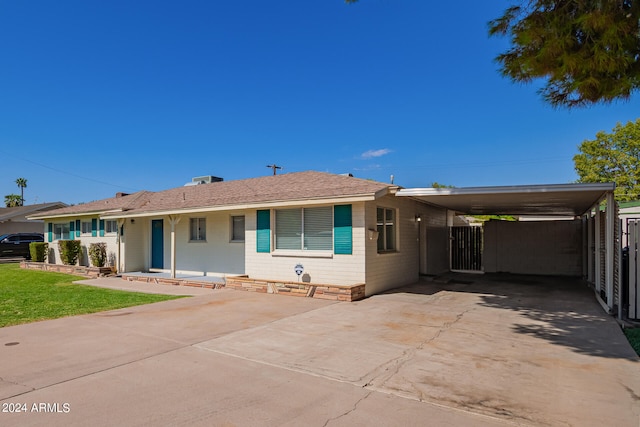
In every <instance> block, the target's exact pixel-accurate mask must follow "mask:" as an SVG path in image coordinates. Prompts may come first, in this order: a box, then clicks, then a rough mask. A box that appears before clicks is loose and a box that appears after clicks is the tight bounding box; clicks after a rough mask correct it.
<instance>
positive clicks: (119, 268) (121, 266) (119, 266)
mask: <svg viewBox="0 0 640 427" xmlns="http://www.w3.org/2000/svg"><path fill="white" fill-rule="evenodd" d="M126 221H127V220H126V219H124V218H120V219H117V220H116V223H117V224H118V231H117V233H116V242H117V244H118V258H117V261H116V272H117V273H118V274H120V273H122V272H123V271H126V269H125V260H124V259H122V235H123V232H124V223H125V222H126ZM125 255H126V252H125Z"/></svg>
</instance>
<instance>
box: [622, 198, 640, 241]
mask: <svg viewBox="0 0 640 427" xmlns="http://www.w3.org/2000/svg"><path fill="white" fill-rule="evenodd" d="M618 216H619V217H620V219H621V220H622V236H621V243H622V247H623V248H624V247H626V246H627V245H628V244H629V241H628V233H629V229H628V228H629V222H630V221H633V220H640V200H635V201H632V202H619V203H618Z"/></svg>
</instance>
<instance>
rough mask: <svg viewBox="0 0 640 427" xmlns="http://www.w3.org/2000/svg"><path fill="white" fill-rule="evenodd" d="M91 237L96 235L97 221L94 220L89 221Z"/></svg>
mask: <svg viewBox="0 0 640 427" xmlns="http://www.w3.org/2000/svg"><path fill="white" fill-rule="evenodd" d="M91 235H92V236H93V237H96V236H97V235H98V220H97V219H95V218H93V219H92V220H91Z"/></svg>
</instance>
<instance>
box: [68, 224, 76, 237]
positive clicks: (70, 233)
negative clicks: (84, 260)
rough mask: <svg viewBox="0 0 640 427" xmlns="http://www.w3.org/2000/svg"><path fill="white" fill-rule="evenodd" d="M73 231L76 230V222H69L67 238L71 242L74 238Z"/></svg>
mask: <svg viewBox="0 0 640 427" xmlns="http://www.w3.org/2000/svg"><path fill="white" fill-rule="evenodd" d="M75 230H76V222H75V221H71V222H70V223H69V237H68V239H69V240H73V238H74V237H75V235H76V232H75Z"/></svg>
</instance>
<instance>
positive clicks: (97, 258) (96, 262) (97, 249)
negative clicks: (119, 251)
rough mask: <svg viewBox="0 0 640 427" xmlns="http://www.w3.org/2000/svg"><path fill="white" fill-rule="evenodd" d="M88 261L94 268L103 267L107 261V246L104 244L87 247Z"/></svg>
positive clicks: (93, 244)
mask: <svg viewBox="0 0 640 427" xmlns="http://www.w3.org/2000/svg"><path fill="white" fill-rule="evenodd" d="M89 259H91V264H92V265H93V266H94V267H104V264H105V262H106V261H107V244H106V243H104V242H100V243H91V244H90V245H89Z"/></svg>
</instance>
